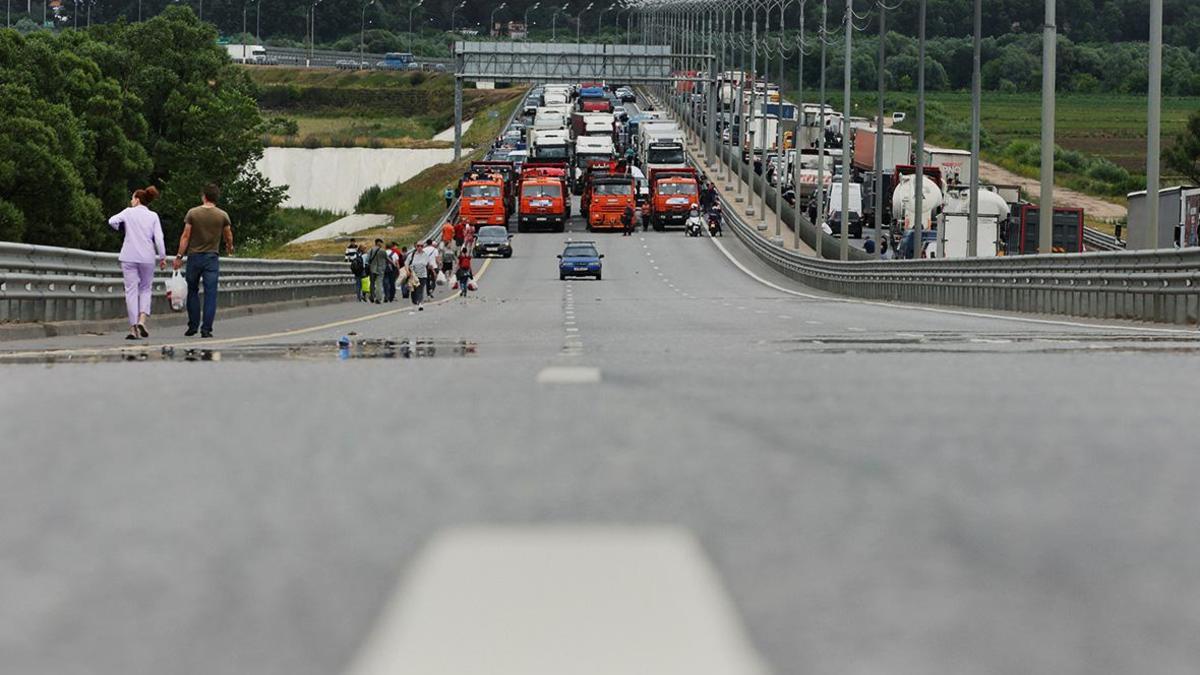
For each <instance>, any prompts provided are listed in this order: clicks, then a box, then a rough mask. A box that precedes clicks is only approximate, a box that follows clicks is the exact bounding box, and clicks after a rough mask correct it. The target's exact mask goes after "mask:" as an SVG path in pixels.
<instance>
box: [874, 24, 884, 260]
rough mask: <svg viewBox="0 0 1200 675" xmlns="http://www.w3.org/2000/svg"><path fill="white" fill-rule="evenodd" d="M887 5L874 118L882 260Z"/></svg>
mask: <svg viewBox="0 0 1200 675" xmlns="http://www.w3.org/2000/svg"><path fill="white" fill-rule="evenodd" d="M886 38H887V5H884V4H883V3H880V4H879V67H878V68H877V69H876V75H877V77H878V79H879V82H878V84H879V101H878V102H877V103H878V104H879V110H878V114H877V116H876V117H875V255H877V256H879V257H880V258H881V259H882V258H883V248H882V246H881V243H882V242H881V241H880V239H881V238H882V237H883V93H884V85H885V83H886V77H887V72H886V71H885V70H884V65H885V63H886V61H887V39H886Z"/></svg>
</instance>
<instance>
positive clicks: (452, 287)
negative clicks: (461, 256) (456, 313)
mask: <svg viewBox="0 0 1200 675" xmlns="http://www.w3.org/2000/svg"><path fill="white" fill-rule="evenodd" d="M450 290H452V291H457V290H458V279H455V280H454V281H451V282H450Z"/></svg>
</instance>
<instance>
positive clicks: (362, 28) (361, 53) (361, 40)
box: [358, 0, 375, 70]
mask: <svg viewBox="0 0 1200 675" xmlns="http://www.w3.org/2000/svg"><path fill="white" fill-rule="evenodd" d="M373 4H375V0H367V2H364V3H363V7H362V18H361V20H360V21H359V24H358V69H359V70H362V69H363V66H365V65H366V63H365V62H366V58H367V8H368V7H370V6H371V5H373Z"/></svg>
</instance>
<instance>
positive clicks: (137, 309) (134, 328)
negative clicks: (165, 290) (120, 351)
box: [108, 185, 167, 340]
mask: <svg viewBox="0 0 1200 675" xmlns="http://www.w3.org/2000/svg"><path fill="white" fill-rule="evenodd" d="M157 197H158V188H156V187H154V186H153V185H151V186H150V187H148V188H145V189H143V190H138V191H137V192H134V193H133V197H131V198H130V200H129V208H127V209H125V210H124V211H122V212H120V213H118V214H117V215H115V216H113V217H112V218H109V219H108V224H109V225H111V226H112V228H113V229H115V230H121V231H123V232H124V234H125V242H124V243H123V244H121V255H120V256H118V258H117V259H118V260H119V261H120V262H121V275H122V276H123V277H124V278H125V312H126V314H128V316H129V335H126V336H125V339H126V340H138V339H140V338H148V337H150V332H149V331H147V330H146V319H147V318H149V317H150V303H151V300H152V299H153V298H152V296H151V290H152V289H153V288H154V264H155V263H158V266H159V268H160V269H166V268H167V248H166V244H165V243H164V242H163V231H162V222H161V221H159V219H158V214H157V213H155V212H153V211H151V210H150V209H148V208H146V205H147V204H149V203H150V202H152V201H154V200H155V199H156V198H157Z"/></svg>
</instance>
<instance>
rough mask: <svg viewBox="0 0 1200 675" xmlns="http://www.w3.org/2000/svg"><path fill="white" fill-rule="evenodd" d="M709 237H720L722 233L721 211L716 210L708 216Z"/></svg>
mask: <svg viewBox="0 0 1200 675" xmlns="http://www.w3.org/2000/svg"><path fill="white" fill-rule="evenodd" d="M708 236H710V237H720V236H723V233H722V232H721V210H720V209H715V210H713V211H711V212H709V214H708Z"/></svg>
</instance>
